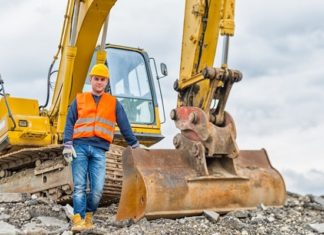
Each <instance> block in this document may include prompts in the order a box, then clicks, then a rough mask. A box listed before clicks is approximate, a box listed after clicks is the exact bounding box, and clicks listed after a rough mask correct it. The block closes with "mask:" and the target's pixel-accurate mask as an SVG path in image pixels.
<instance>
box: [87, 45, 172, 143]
mask: <svg viewBox="0 0 324 235" xmlns="http://www.w3.org/2000/svg"><path fill="white" fill-rule="evenodd" d="M105 51H106V53H107V59H106V61H105V64H106V65H107V66H108V68H109V72H110V79H109V82H108V85H107V87H106V91H107V92H109V93H111V94H112V95H114V96H115V97H116V98H117V99H118V101H119V102H120V103H121V104H122V106H123V108H124V109H125V111H126V114H127V117H128V119H129V122H130V124H131V126H132V129H133V131H134V134H135V135H136V137H137V139H138V140H139V141H140V142H141V143H142V144H145V145H146V146H151V145H153V144H155V143H157V142H159V141H160V140H162V139H163V138H164V137H163V135H162V134H161V125H160V114H159V106H158V102H157V95H156V90H155V86H154V80H153V79H154V78H153V73H152V70H151V66H150V59H149V57H148V54H147V53H146V52H145V51H144V50H142V49H138V48H131V47H126V46H117V45H111V44H107V45H106V48H105ZM96 58H97V50H95V53H94V55H93V57H92V60H91V65H90V66H89V68H91V67H92V66H93V65H94V64H95V63H96ZM164 66H165V65H164ZM165 69H166V67H165ZM155 72H156V73H157V71H155ZM164 73H165V72H164ZM90 90H91V87H90V83H89V79H87V80H86V82H85V84H84V87H83V91H90ZM114 143H115V144H117V145H123V146H125V145H126V143H125V142H124V140H123V138H122V136H121V133H120V131H119V129H118V128H117V130H116V132H115V137H114Z"/></svg>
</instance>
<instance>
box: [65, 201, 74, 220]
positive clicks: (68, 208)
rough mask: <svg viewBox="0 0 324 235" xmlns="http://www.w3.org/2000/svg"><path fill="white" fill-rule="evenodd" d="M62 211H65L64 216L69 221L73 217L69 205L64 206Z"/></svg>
mask: <svg viewBox="0 0 324 235" xmlns="http://www.w3.org/2000/svg"><path fill="white" fill-rule="evenodd" d="M64 211H65V214H66V216H67V217H68V218H69V219H71V218H72V216H73V207H72V206H70V205H69V204H66V205H65V206H64Z"/></svg>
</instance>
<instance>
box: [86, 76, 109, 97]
mask: <svg viewBox="0 0 324 235" xmlns="http://www.w3.org/2000/svg"><path fill="white" fill-rule="evenodd" d="M107 83H108V79H107V78H104V77H99V76H92V77H91V78H90V84H91V87H92V92H93V93H94V94H96V95H101V94H103V93H104V92H105V87H106V86H107Z"/></svg>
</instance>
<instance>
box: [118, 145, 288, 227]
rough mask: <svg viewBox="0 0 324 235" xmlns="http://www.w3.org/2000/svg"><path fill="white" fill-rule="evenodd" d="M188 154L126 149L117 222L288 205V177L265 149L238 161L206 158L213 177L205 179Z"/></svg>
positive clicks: (243, 154) (246, 153) (247, 152)
mask: <svg viewBox="0 0 324 235" xmlns="http://www.w3.org/2000/svg"><path fill="white" fill-rule="evenodd" d="M188 155H190V153H189V152H188V151H186V150H145V149H135V150H134V149H131V148H127V149H126V150H125V151H124V153H123V168H124V173H123V186H122V193H121V198H120V203H119V207H118V212H117V216H116V219H117V220H124V219H133V220H134V221H137V220H139V219H141V218H142V217H146V218H148V219H154V218H160V217H164V218H176V217H183V216H188V215H197V214H201V213H202V212H203V211H204V210H207V209H209V210H214V211H217V212H228V211H231V210H237V209H248V208H254V207H256V206H257V205H259V204H261V203H262V204H264V205H266V206H281V205H283V203H284V201H285V197H286V189H285V184H284V181H283V178H282V176H281V175H280V173H279V172H278V171H277V170H275V169H274V168H273V167H272V166H271V164H270V161H269V159H268V156H267V153H266V151H265V150H264V149H261V150H253V151H250V150H245V151H240V152H239V155H238V157H237V158H235V159H229V158H224V159H221V158H213V159H207V160H206V161H207V168H208V172H209V173H208V175H200V174H199V173H198V172H197V170H196V169H195V168H194V167H193V166H192V162H191V161H190V158H189V157H188ZM228 161H233V162H232V163H233V164H232V165H231V164H229V162H228ZM231 167H234V168H235V169H232V170H231V169H230V168H231Z"/></svg>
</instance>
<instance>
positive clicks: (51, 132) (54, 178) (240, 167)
mask: <svg viewBox="0 0 324 235" xmlns="http://www.w3.org/2000/svg"><path fill="white" fill-rule="evenodd" d="M115 3H116V0H82V1H81V0H68V1H67V7H66V12H65V18H64V23H63V28H62V33H61V37H60V43H59V47H58V50H57V52H56V54H55V56H54V59H53V62H52V64H51V65H50V69H49V72H48V87H47V94H48V95H47V99H46V102H45V104H44V105H39V103H38V101H37V100H34V99H26V98H17V97H11V96H9V95H8V94H7V93H6V92H5V86H4V81H3V80H2V79H1V77H0V94H1V95H2V98H1V100H0V153H1V155H0V192H28V193H31V194H35V195H38V196H46V197H50V198H52V199H54V200H56V201H57V202H62V203H63V202H66V201H70V200H71V196H72V191H73V182H72V177H71V169H70V166H69V165H67V163H65V162H64V159H63V157H62V149H63V147H62V137H63V131H64V125H65V121H66V115H67V110H68V106H69V104H70V103H71V102H72V100H73V99H74V98H75V96H76V94H77V93H79V92H82V91H89V84H88V81H87V74H88V70H89V68H90V67H91V66H92V65H93V64H95V63H105V64H107V66H108V67H109V70H110V74H111V79H110V83H109V84H108V85H107V88H106V90H107V92H110V93H112V94H113V95H114V96H116V97H117V99H118V100H119V101H120V102H121V103H122V105H123V106H124V108H125V111H126V113H127V115H128V118H129V120H130V123H131V126H132V129H133V131H134V133H135V135H136V136H137V138H138V139H139V141H140V143H141V144H144V145H146V146H148V147H149V146H152V145H153V144H155V143H157V142H159V141H161V140H162V139H163V136H162V134H161V120H160V114H159V106H158V102H157V100H158V99H157V92H156V91H155V85H154V84H155V83H154V82H155V81H154V79H153V77H154V76H153V72H152V70H153V69H155V72H156V74H157V68H156V64H155V60H153V65H154V66H151V65H152V60H150V58H149V56H148V54H147V53H146V52H145V51H144V50H142V49H138V48H130V47H125V46H118V45H110V44H106V35H107V27H108V21H109V12H110V10H111V9H112V7H113V6H114V4H115ZM234 8H235V1H234V0H186V3H185V14H184V28H183V38H182V51H181V62H180V75H179V79H178V80H176V81H175V83H174V84H173V88H174V89H175V90H176V91H177V93H178V96H177V104H176V107H175V109H173V110H171V114H170V117H171V119H172V120H173V121H174V122H175V125H176V127H177V128H178V129H179V130H180V133H178V134H177V135H176V136H175V137H174V139H173V144H174V146H175V149H165V150H163V149H144V148H138V149H131V148H125V146H126V143H125V142H124V141H123V139H122V138H121V135H120V132H119V129H118V127H116V133H115V137H114V141H113V144H112V145H111V147H110V150H109V151H108V152H107V153H106V181H105V187H104V193H103V197H102V203H105V202H108V201H109V200H111V199H115V198H117V199H119V206H118V212H117V215H116V219H117V220H124V219H132V220H134V221H137V220H139V219H141V218H142V217H146V218H148V219H151V218H160V217H167V218H176V217H181V216H188V215H196V214H200V213H202V212H203V211H204V210H207V209H209V210H214V211H218V212H227V211H231V210H237V209H242V208H243V209H244V208H254V207H256V206H257V205H259V204H264V205H266V206H281V205H283V203H284V201H285V197H286V189H285V184H284V180H283V178H282V176H281V175H280V173H279V172H278V171H277V170H276V169H274V168H273V166H272V165H271V163H270V161H269V158H268V155H267V152H266V151H265V150H264V149H261V150H240V149H239V148H238V146H237V143H236V129H235V123H234V120H233V118H232V117H231V115H230V114H229V113H228V112H226V111H225V107H226V103H227V100H228V97H229V94H230V90H231V88H232V86H233V85H234V83H237V82H239V81H241V80H242V74H241V72H240V71H238V70H234V69H230V68H229V67H228V54H229V39H230V37H231V36H233V35H234V28H235V27H234ZM100 32H101V33H100ZM99 35H101V43H100V44H99V46H96V45H97V42H98V38H99ZM219 36H222V37H223V49H222V50H223V52H222V61H221V66H220V67H219V68H214V67H213V65H214V60H215V55H216V49H217V44H218V38H219ZM58 58H60V63H59V66H58V70H57V71H53V68H54V64H55V62H56V61H57V60H58ZM152 67H153V69H152ZM161 73H162V75H163V76H165V75H167V68H166V66H165V65H164V64H163V63H162V64H161ZM53 74H56V81H55V86H54V91H53V94H52V102H51V105H50V107H49V108H47V106H48V102H49V96H50V95H49V93H50V83H51V82H50V81H51V80H50V78H51V76H52V75H53ZM159 78H160V77H158V80H159Z"/></svg>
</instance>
